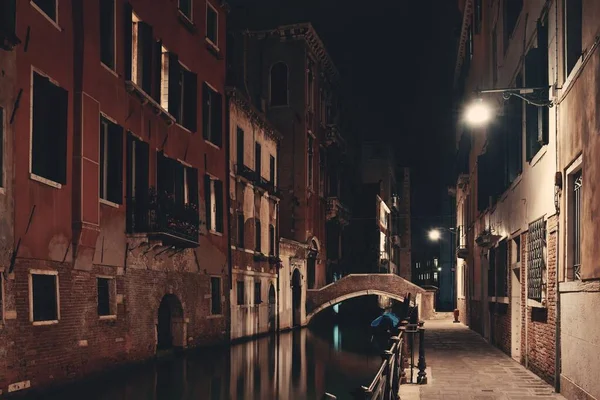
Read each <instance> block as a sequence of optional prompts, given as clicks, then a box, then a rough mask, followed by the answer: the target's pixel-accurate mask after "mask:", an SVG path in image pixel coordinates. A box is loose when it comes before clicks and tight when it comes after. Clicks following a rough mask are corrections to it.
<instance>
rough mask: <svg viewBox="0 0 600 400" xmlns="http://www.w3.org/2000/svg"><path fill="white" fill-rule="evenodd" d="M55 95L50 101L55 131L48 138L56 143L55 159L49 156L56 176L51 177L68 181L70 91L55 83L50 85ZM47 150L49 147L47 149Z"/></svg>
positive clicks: (60, 181)
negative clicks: (52, 135)
mask: <svg viewBox="0 0 600 400" xmlns="http://www.w3.org/2000/svg"><path fill="white" fill-rule="evenodd" d="M50 87H51V91H52V93H53V95H52V96H51V97H50V101H52V102H53V105H54V107H53V114H54V115H53V117H54V118H55V123H54V124H52V125H50V126H52V128H53V129H52V130H53V131H54V132H55V134H54V137H52V138H48V140H51V142H52V143H54V145H55V151H56V152H55V153H54V156H55V157H56V159H55V160H52V158H51V157H48V156H47V157H48V160H49V162H50V163H51V164H53V165H52V166H51V168H52V169H51V170H54V174H53V175H54V176H53V177H50V179H52V180H53V181H55V182H58V183H62V184H63V185H65V184H66V183H67V135H68V131H67V119H68V110H69V92H67V91H66V90H64V89H63V88H61V87H59V86H55V85H50ZM46 151H47V149H46Z"/></svg>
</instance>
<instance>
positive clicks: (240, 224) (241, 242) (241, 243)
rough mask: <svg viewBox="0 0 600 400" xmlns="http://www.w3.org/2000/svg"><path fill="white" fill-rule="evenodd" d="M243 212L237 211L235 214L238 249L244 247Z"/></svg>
mask: <svg viewBox="0 0 600 400" xmlns="http://www.w3.org/2000/svg"><path fill="white" fill-rule="evenodd" d="M244 223H245V221H244V214H242V213H238V216H237V247H238V248H240V249H243V248H244V245H245V243H244V242H245V240H244Z"/></svg>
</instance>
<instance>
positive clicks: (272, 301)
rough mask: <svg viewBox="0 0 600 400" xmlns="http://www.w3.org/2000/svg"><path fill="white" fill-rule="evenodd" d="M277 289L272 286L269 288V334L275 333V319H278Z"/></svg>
mask: <svg viewBox="0 0 600 400" xmlns="http://www.w3.org/2000/svg"><path fill="white" fill-rule="evenodd" d="M275 300H276V299H275V287H274V286H273V284H271V287H270V288H269V332H274V331H275V328H276V326H275V318H276V306H277V304H276V301H275Z"/></svg>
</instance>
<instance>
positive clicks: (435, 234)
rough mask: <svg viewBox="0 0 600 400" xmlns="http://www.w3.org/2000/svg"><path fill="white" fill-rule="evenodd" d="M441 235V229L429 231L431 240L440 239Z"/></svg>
mask: <svg viewBox="0 0 600 400" xmlns="http://www.w3.org/2000/svg"><path fill="white" fill-rule="evenodd" d="M441 237H442V234H441V233H440V230H439V229H432V230H430V231H429V240H432V241H437V240H440V238H441Z"/></svg>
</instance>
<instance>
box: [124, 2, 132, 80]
mask: <svg viewBox="0 0 600 400" xmlns="http://www.w3.org/2000/svg"><path fill="white" fill-rule="evenodd" d="M132 13H133V9H132V8H131V4H129V3H125V12H124V13H123V20H124V21H123V22H124V27H123V30H124V34H125V43H124V44H123V50H124V55H123V59H124V60H125V80H128V81H130V80H131V61H132V60H131V59H132V47H133V39H132V33H133V24H132V22H131V17H132Z"/></svg>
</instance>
